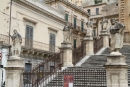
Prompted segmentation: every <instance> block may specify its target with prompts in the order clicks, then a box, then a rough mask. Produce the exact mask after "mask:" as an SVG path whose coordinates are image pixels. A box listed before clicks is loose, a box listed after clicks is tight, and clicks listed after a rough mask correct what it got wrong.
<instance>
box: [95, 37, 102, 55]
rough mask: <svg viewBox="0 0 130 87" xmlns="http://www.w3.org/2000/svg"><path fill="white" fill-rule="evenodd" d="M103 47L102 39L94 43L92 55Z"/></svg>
mask: <svg viewBox="0 0 130 87" xmlns="http://www.w3.org/2000/svg"><path fill="white" fill-rule="evenodd" d="M102 47H103V37H100V39H97V40H95V41H94V53H96V52H98V51H99V50H100V49H101V48H102Z"/></svg>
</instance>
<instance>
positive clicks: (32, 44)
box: [0, 34, 59, 52]
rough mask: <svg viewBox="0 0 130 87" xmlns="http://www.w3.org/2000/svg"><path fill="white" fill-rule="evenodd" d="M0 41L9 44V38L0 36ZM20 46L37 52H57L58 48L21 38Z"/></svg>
mask: <svg viewBox="0 0 130 87" xmlns="http://www.w3.org/2000/svg"><path fill="white" fill-rule="evenodd" d="M0 41H3V43H4V44H9V36H7V35H3V34H0ZM22 46H24V47H26V48H34V49H39V50H45V51H50V52H59V48H58V47H57V46H54V45H49V44H45V43H42V42H38V41H34V40H29V39H25V38H22Z"/></svg>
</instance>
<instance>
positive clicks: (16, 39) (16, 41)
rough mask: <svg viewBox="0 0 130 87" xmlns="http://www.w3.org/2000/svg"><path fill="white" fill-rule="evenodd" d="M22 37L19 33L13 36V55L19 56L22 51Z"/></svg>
mask: <svg viewBox="0 0 130 87" xmlns="http://www.w3.org/2000/svg"><path fill="white" fill-rule="evenodd" d="M21 43H22V39H21V36H20V35H19V34H18V33H17V34H14V35H13V36H12V55H13V56H19V55H20V51H21Z"/></svg>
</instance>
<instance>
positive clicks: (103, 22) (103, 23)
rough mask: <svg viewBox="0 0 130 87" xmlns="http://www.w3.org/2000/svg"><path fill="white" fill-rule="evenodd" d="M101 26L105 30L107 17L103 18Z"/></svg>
mask: <svg viewBox="0 0 130 87" xmlns="http://www.w3.org/2000/svg"><path fill="white" fill-rule="evenodd" d="M102 26H103V30H107V26H108V20H107V19H103V21H102Z"/></svg>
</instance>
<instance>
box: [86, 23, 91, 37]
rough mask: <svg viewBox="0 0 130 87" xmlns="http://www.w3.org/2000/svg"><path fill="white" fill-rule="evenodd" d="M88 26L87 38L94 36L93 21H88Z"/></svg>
mask: <svg viewBox="0 0 130 87" xmlns="http://www.w3.org/2000/svg"><path fill="white" fill-rule="evenodd" d="M86 25H87V34H86V35H87V36H93V23H92V22H91V21H88V22H87V23H86Z"/></svg>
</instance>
